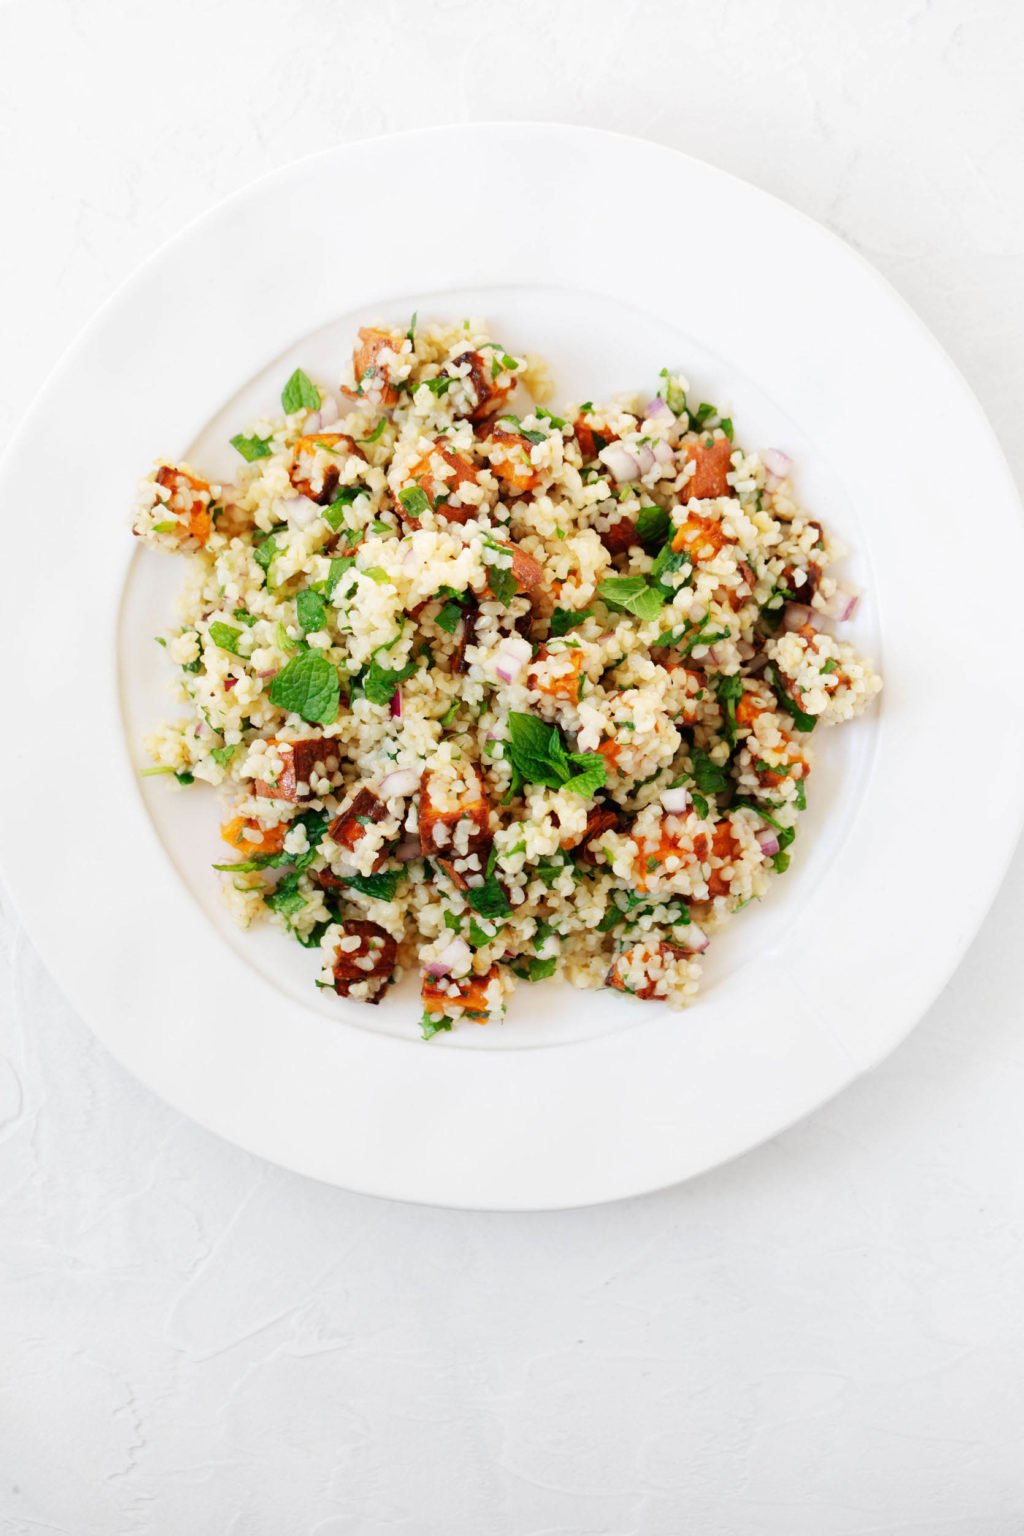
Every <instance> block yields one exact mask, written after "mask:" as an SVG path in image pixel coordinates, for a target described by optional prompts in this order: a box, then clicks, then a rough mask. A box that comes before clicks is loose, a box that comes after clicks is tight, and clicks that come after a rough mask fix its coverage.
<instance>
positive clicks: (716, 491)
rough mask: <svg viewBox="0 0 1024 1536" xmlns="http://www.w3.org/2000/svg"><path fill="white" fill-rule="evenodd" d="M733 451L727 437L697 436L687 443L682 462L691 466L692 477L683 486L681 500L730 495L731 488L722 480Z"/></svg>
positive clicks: (727, 471) (728, 466) (730, 467)
mask: <svg viewBox="0 0 1024 1536" xmlns="http://www.w3.org/2000/svg"><path fill="white" fill-rule="evenodd" d="M733 452H734V449H733V445H732V443H730V441H729V439H728V438H727V437H708V436H707V435H704V436H701V437H699V438H698V439H697V440H696V442H693V443H687V445H686V449H685V457H686V462H687V463H688V464H693V465H695V466H696V467H695V468H694V471H693V474H692V475H691V476H690V477H689V479H688V480H686V481H685V482H684V484H683V491H682V494H683V498H684V500H686V501H690V500H691V499H692V498H693V497H694V496H696V497H697V498H698V499H699V500H702V501H703V500H705V499H706V498H707V497H710V496H731V495H732V494H733V491H732V487H731V485H730V484H729V482H728V480H727V479H726V478H725V477H726V475H727V474H728V473H729V471H730V470H731V469H732V455H733Z"/></svg>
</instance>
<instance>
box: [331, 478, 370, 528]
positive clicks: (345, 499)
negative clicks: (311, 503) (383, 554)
mask: <svg viewBox="0 0 1024 1536" xmlns="http://www.w3.org/2000/svg"><path fill="white" fill-rule="evenodd" d="M369 494H370V493H369V491H368V490H367V489H366V486H365V485H346V486H343V487H342V489H341V490H340V491H339V492H338V493H337V495H336V496H335V498H334V500H333V501H332V502H331V504H330V506H329V507H324V508H323V509H322V510H321V513H320V516H321V517H322V518H323V520H324V522H325V523H326V524H327V526H328V528H330V530H331V532H332V533H337V531H338V529H339V528H340V527H341V525H342V523H343V522H344V521H345V513H346V512H347V511H348V509H349V507H350V506H352V504H353V502H355V501H358V500H359V498H360V496H368V495H369ZM356 537H357V538H358V537H359V534H358V533H357V534H356Z"/></svg>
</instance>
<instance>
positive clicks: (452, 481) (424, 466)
mask: <svg viewBox="0 0 1024 1536" xmlns="http://www.w3.org/2000/svg"><path fill="white" fill-rule="evenodd" d="M435 457H438V458H440V459H441V461H442V462H443V463H444V464H445V466H446V467H447V471H448V472H447V473H444V474H443V473H441V472H439V471H437V470H436V468H435V465H434V462H433V461H434V458H435ZM476 478H477V466H476V465H475V464H474V463H473V461H472V459H467V458H466V457H465V455H464V454H461V453H455V452H454V451H453V450H452V449H451V448H449V447H448V445H447V443H446V442H445V440H444V438H443V437H439V438H436V439H435V441H434V446H433V448H432V449H431V450H430V452H429V453H425V454H424V455H423V457H422V458H421V459H418V460H417V461H416V463H415V464H414V465H413V466H412V468H411V469H410V471H409V482H408V483H409V484H410V485H418V486H419V488H420V490H421V491H422V492H423V494H424V496H426V498H427V500H428V501H429V502H430V507H431V510H432V511H433V512H434V513H435V514H436V516H438V517H443V518H444V519H445V521H446V522H449V523H468V522H469V520H470V519H471V518H473V517H476V514H477V509H476V507H474V506H472V505H471V504H469V503H467V504H466V505H465V506H455V507H453V506H452V505H451V501H450V498H451V496H452V495H453V493H454V492H455V491H457V490H458V489H459V487H460V486H462V485H466V484H468V483H474V484H475V482H476ZM403 489H404V487H403ZM395 510H396V511H397V513H398V515H399V517H400V518H401V519H402V521H403V523H406V524H408V526H409V527H410V528H415V527H417V526H418V525H419V518H418V517H417V516H416V514H415V513H412V512H410V511H409V509H408V508H407V507H406V506H405V504H404V503H403V501H402V499H401V496H399V497H398V498H397V499H396V502H395Z"/></svg>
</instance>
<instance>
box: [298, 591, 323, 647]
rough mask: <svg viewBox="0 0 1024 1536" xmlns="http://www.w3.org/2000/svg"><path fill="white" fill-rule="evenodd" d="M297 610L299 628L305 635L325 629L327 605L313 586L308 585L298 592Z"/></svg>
mask: <svg viewBox="0 0 1024 1536" xmlns="http://www.w3.org/2000/svg"><path fill="white" fill-rule="evenodd" d="M295 612H296V614H297V616H298V620H299V628H300V629H301V630H302V633H303V634H304V635H308V634H311V633H313V631H314V630H317V629H323V627H324V625H325V624H326V622H327V605H326V603H325V602H324V600H323V598H322V597H321V595H320V593H319V592H314V591H313V589H312V587H306V588H305V589H304V590H303V591H302V592H299V593H298V594H297V596H296V598H295Z"/></svg>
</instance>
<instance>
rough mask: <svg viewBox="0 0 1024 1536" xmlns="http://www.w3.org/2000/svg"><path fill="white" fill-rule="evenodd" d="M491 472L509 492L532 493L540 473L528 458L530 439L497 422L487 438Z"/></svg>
mask: <svg viewBox="0 0 1024 1536" xmlns="http://www.w3.org/2000/svg"><path fill="white" fill-rule="evenodd" d="M487 441H488V448H489V457H490V461H491V470H492V472H493V473H494V475H496V476H497V478H498V479H499V480H501V481H502V482H503V484H504V485H506V486H507V487H508V489H509V490H510V491H515V492H516V493H518V494H521V493H522V492H524V491H532V490H533V488H534V487H535V486H536V485H537V484H538V483H539V481H540V471H539V470H538V469H537V468H536V467H535V466H534V464H533V461H532V460H531V458H530V447H531V444H530V439H529V438H528V437H524V436H523V434H522V433H521V432H513V431H510V430H509V429H508V428H506V427H503V426H502V424H501V422H500V421H499V422H497V423H496V425H495V426H494V427H492V428H491V432H490V435H489V437H488V440H487Z"/></svg>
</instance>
